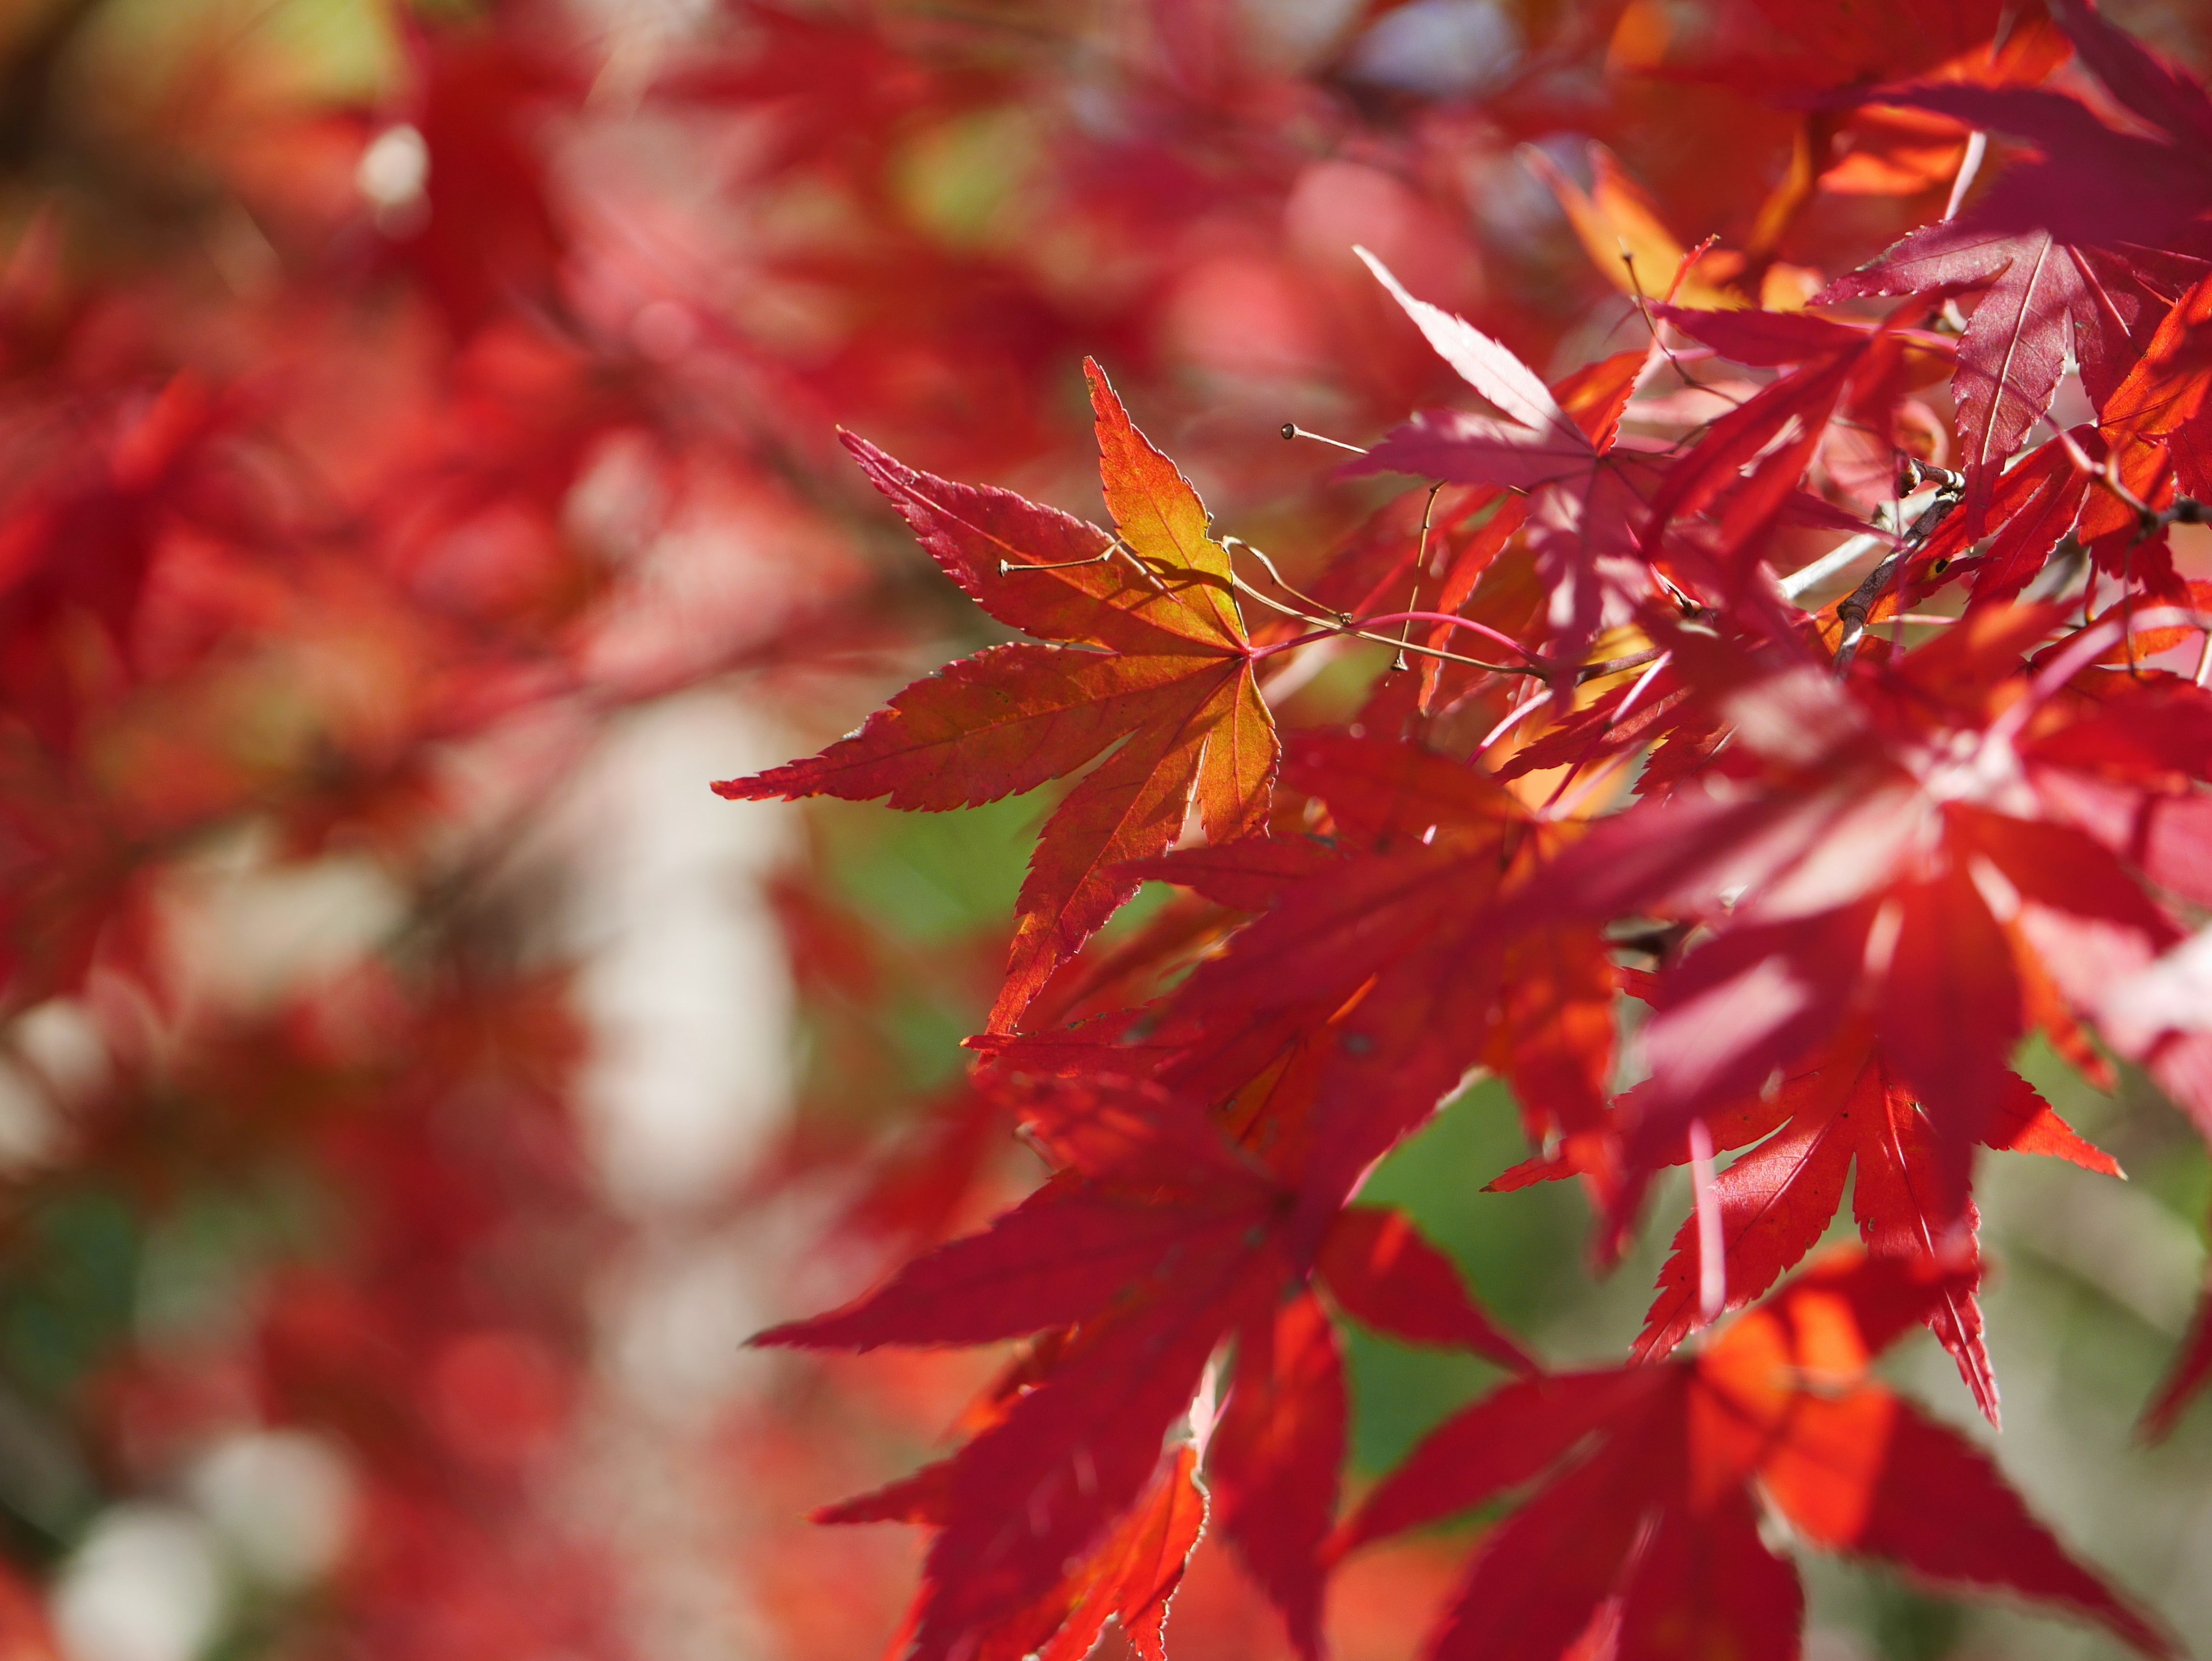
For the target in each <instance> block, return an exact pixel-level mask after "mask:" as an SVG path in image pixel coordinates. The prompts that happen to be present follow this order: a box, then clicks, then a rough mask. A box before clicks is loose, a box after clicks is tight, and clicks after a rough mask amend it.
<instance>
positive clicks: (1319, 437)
mask: <svg viewBox="0 0 2212 1661" xmlns="http://www.w3.org/2000/svg"><path fill="white" fill-rule="evenodd" d="M1282 433H1283V437H1284V439H1285V441H1289V440H1291V439H1294V438H1310V439H1311V440H1313V441H1314V442H1315V443H1316V444H1334V446H1335V447H1337V448H1338V449H1340V450H1349V451H1351V452H1352V454H1354V455H1356V456H1364V455H1365V454H1366V453H1367V452H1366V451H1365V450H1364V449H1362V448H1360V447H1359V446H1358V445H1357V444H1346V442H1345V441H1343V440H1342V439H1340V438H1331V437H1329V436H1328V435H1327V434H1326V433H1310V432H1308V431H1307V430H1306V429H1304V428H1303V427H1301V426H1299V425H1298V423H1297V422H1295V421H1285V423H1283V426H1282Z"/></svg>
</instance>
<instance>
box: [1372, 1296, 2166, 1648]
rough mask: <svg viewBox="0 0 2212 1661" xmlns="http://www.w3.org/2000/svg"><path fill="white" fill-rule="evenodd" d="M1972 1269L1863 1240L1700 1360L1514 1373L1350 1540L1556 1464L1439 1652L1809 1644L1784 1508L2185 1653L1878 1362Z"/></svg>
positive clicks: (1482, 1573) (1450, 1423)
mask: <svg viewBox="0 0 2212 1661" xmlns="http://www.w3.org/2000/svg"><path fill="white" fill-rule="evenodd" d="M1959 1278H1960V1271H1959V1270H1957V1269H1947V1268H1945V1267H1944V1266H1942V1264H1940V1263H1938V1262H1936V1261H1935V1260H1932V1259H1927V1258H1917V1259H1903V1258H1893V1257H1879V1256H1877V1257H1873V1258H1867V1257H1863V1256H1859V1255H1858V1254H1857V1253H1856V1252H1849V1253H1839V1254H1838V1255H1837V1256H1833V1257H1831V1258H1827V1259H1824V1260H1823V1261H1822V1262H1820V1263H1819V1264H1817V1265H1816V1266H1815V1267H1814V1268H1813V1269H1809V1270H1808V1271H1807V1272H1805V1273H1804V1274H1802V1275H1799V1276H1798V1277H1797V1278H1796V1280H1794V1281H1791V1282H1790V1284H1789V1285H1787V1286H1785V1287H1783V1289H1782V1290H1781V1291H1780V1292H1778V1293H1776V1294H1775V1295H1774V1296H1773V1297H1772V1298H1771V1299H1768V1300H1767V1301H1766V1302H1765V1303H1764V1304H1762V1305H1759V1306H1758V1307H1757V1308H1755V1309H1753V1310H1752V1311H1748V1312H1747V1313H1746V1314H1744V1315H1743V1316H1741V1317H1739V1318H1738V1319H1737V1320H1736V1322H1735V1324H1734V1325H1732V1326H1731V1327H1730V1328H1729V1329H1728V1330H1727V1331H1726V1332H1725V1333H1723V1335H1721V1337H1720V1339H1719V1341H1718V1342H1716V1343H1714V1344H1712V1345H1711V1347H1709V1348H1706V1349H1705V1350H1703V1351H1701V1352H1700V1353H1699V1354H1695V1355H1692V1356H1688V1357H1683V1358H1678V1359H1676V1360H1672V1361H1669V1362H1666V1363H1663V1364H1661V1365H1658V1366H1651V1365H1649V1364H1643V1365H1635V1366H1628V1367H1625V1368H1622V1369H1620V1370H1618V1371H1612V1372H1578V1373H1568V1374H1563V1375H1559V1376H1555V1377H1548V1378H1535V1379H1530V1380H1528V1381H1526V1382H1522V1383H1517V1384H1509V1385H1507V1386H1505V1387H1504V1389H1502V1390H1498V1391H1496V1392H1495V1393H1493V1394H1492V1395H1490V1396H1486V1397H1484V1398H1483V1399H1482V1400H1480V1401H1479V1402H1476V1403H1475V1404H1474V1406H1473V1407H1471V1408H1468V1409H1466V1410H1464V1411H1463V1412H1462V1413H1460V1414H1459V1415H1456V1416H1455V1417H1454V1418H1452V1419H1449V1420H1447V1421H1445V1422H1444V1424H1443V1426H1441V1427H1439V1428H1437V1430H1436V1431H1434V1432H1433V1433H1431V1435H1430V1436H1429V1438H1428V1439H1426V1440H1425V1442H1423V1443H1422V1444H1421V1445H1420V1446H1419V1447H1418V1448H1416V1449H1415V1450H1414V1451H1413V1453H1412V1454H1411V1455H1410V1456H1409V1457H1407V1461H1406V1463H1404V1464H1403V1465H1402V1466H1401V1467H1400V1469H1398V1470H1396V1471H1395V1472H1394V1473H1393V1474H1392V1475H1390V1476H1389V1477H1388V1478H1387V1479H1385V1480H1384V1481H1383V1483H1382V1484H1381V1485H1379V1486H1378V1487H1377V1488H1376V1489H1375V1490H1374V1492H1372V1493H1371V1494H1369V1495H1368V1497H1367V1499H1366V1501H1365V1503H1364V1505H1362V1506H1361V1507H1360V1509H1359V1511H1358V1513H1357V1514H1356V1515H1355V1516H1354V1517H1353V1518H1351V1519H1350V1521H1348V1522H1347V1523H1346V1525H1345V1527H1344V1529H1343V1530H1342V1531H1341V1532H1340V1535H1339V1536H1338V1541H1337V1546H1338V1549H1340V1550H1348V1549H1351V1548H1354V1547H1356V1546H1358V1545H1360V1544H1363V1543H1364V1542H1367V1541H1370V1540H1374V1539H1377V1538H1380V1537H1382V1536H1386V1535H1390V1534H1395V1533H1398V1532H1400V1531H1401V1530H1406V1529H1409V1528H1415V1527H1419V1525H1421V1524H1425V1523H1428V1522H1431V1521H1435V1520H1437V1519H1439V1518H1445V1517H1449V1516H1451V1515H1452V1514H1454V1513H1455V1512H1462V1511H1466V1510H1468V1509H1470V1508H1472V1507H1474V1506H1479V1505H1481V1504H1484V1503H1486V1502H1487V1501H1490V1500H1495V1499H1498V1498H1499V1497H1501V1496H1504V1495H1505V1494H1510V1493H1511V1492H1512V1491H1514V1490H1515V1489H1517V1488H1522V1487H1524V1486H1527V1485H1528V1484H1530V1483H1532V1482H1537V1481H1539V1480H1540V1479H1541V1481H1542V1484H1543V1485H1542V1487H1541V1488H1539V1489H1538V1491H1537V1492H1536V1493H1535V1494H1534V1497H1533V1498H1531V1499H1529V1500H1528V1501H1527V1502H1526V1503H1524V1504H1523V1505H1522V1506H1521V1507H1520V1508H1519V1509H1518V1510H1517V1511H1516V1512H1513V1513H1512V1514H1511V1515H1510V1517H1508V1518H1506V1519H1505V1521H1504V1522H1503V1523H1501V1524H1498V1525H1497V1526H1496V1527H1495V1528H1493V1529H1492V1530H1490V1531H1489V1532H1488V1533H1487V1534H1486V1535H1485V1536H1484V1537H1483V1539H1482V1542H1481V1544H1480V1548H1479V1549H1478V1550H1477V1552H1476V1555H1475V1557H1474V1561H1473V1563H1472V1564H1471V1565H1470V1567H1469V1568H1468V1573H1467V1577H1466V1579H1464V1580H1463V1581H1462V1585H1461V1588H1460V1592H1459V1595H1458V1597H1457V1598H1456V1599H1455V1602H1454V1603H1453V1605H1452V1607H1451V1608H1450V1609H1449V1611H1448V1612H1447V1613H1446V1615H1444V1617H1443V1623H1442V1624H1441V1626H1440V1627H1439V1628H1437V1631H1436V1633H1435V1634H1433V1635H1432V1636H1431V1639H1430V1640H1429V1645H1428V1651H1427V1652H1428V1653H1429V1654H1430V1655H1431V1656H1433V1657H1435V1658H1437V1661H1459V1658H1462V1657H1466V1658H1474V1657H1477V1656H1480V1657H1481V1658H1483V1661H1560V1658H1561V1657H1563V1656H1565V1655H1567V1654H1569V1653H1578V1651H1577V1650H1576V1649H1575V1647H1574V1646H1576V1644H1577V1640H1578V1639H1583V1638H1584V1637H1585V1635H1586V1634H1593V1633H1594V1632H1608V1633H1610V1634H1612V1635H1613V1641H1614V1643H1615V1644H1616V1645H1617V1646H1618V1651H1617V1652H1618V1653H1620V1654H1621V1655H1624V1656H1626V1655H1636V1656H1654V1657H1658V1656H1668V1657H1681V1658H1685V1661H1687V1658H1692V1657H1699V1656H1711V1655H1720V1654H1725V1655H1730V1656H1735V1657H1737V1658H1741V1661H1785V1658H1788V1657H1791V1656H1795V1655H1796V1653H1797V1650H1798V1628H1799V1624H1800V1621H1801V1620H1802V1611H1803V1608H1804V1594H1803V1592H1802V1590H1801V1588H1800V1586H1799V1585H1798V1580H1797V1574H1796V1568H1795V1566H1794V1565H1792V1564H1791V1563H1790V1561H1788V1560H1787V1559H1786V1558H1784V1557H1780V1556H1778V1555H1776V1553H1775V1552H1774V1551H1773V1550H1772V1549H1771V1548H1770V1547H1769V1546H1768V1545H1767V1543H1766V1542H1765V1539H1764V1538H1763V1537H1762V1531H1761V1529H1760V1526H1759V1524H1760V1517H1761V1512H1762V1510H1763V1509H1770V1508H1771V1511H1772V1512H1774V1513H1776V1514H1777V1515H1778V1516H1779V1517H1780V1518H1782V1519H1784V1520H1785V1521H1786V1522H1787V1523H1788V1524H1789V1525H1790V1528H1791V1529H1792V1530H1795V1532H1796V1536H1797V1537H1799V1538H1800V1539H1802V1540H1803V1541H1805V1542H1808V1543H1809V1544H1812V1545H1815V1546H1818V1547H1820V1548H1823V1549H1826V1550H1829V1551H1835V1552H1843V1553H1847V1554H1850V1555H1853V1556H1858V1557H1873V1558H1878V1559H1881V1560H1884V1561H1889V1562H1892V1563H1895V1564H1897V1565H1898V1566H1899V1567H1903V1568H1905V1569H1906V1570H1908V1571H1910V1572H1911V1573H1914V1574H1916V1575H1917V1576H1920V1577H1922V1578H1924V1579H1928V1580H1930V1581H1933V1582H1935V1583H1936V1584H1939V1585H1951V1586H1958V1587H1961V1588H1966V1589H1974V1590H1990V1591H2011V1592H2015V1593H2017V1594H2020V1595H2021V1596H2024V1597H2030V1598H2033V1599H2036V1600H2038V1601H2039V1602H2042V1603H2050V1604H2052V1605H2055V1606H2056V1607H2057V1608H2059V1609H2063V1610H2065V1611H2067V1612H2069V1613H2070V1614H2073V1615H2077V1616H2081V1617H2083V1618H2086V1619H2088V1620H2091V1621H2096V1622H2098V1623H2099V1624H2100V1625H2102V1626H2103V1627H2104V1628H2106V1630H2107V1631H2109V1632H2111V1633H2112V1634H2113V1635H2114V1636H2116V1637H2118V1638H2119V1639H2120V1640H2122V1641H2123V1642H2124V1643H2127V1644H2128V1645H2130V1646H2132V1647H2134V1648H2136V1650H2138V1651H2140V1652H2142V1653H2143V1654H2145V1655H2149V1656H2154V1657H2166V1656H2174V1655H2178V1654H2179V1646H2177V1645H2176V1644H2175V1643H2174V1641H2173V1640H2172V1639H2171V1638H2170V1637H2169V1636H2167V1635H2166V1634H2163V1633H2161V1632H2160V1631H2159V1630H2158V1629H2157V1628H2155V1627H2154V1626H2153V1625H2152V1624H2151V1623H2150V1622H2149V1621H2148V1620H2147V1619H2145V1618H2144V1617H2143V1616H2142V1615H2139V1614H2137V1613H2136V1611H2135V1610H2134V1609H2131V1608H2130V1606H2129V1605H2128V1604H2127V1603H2125V1602H2124V1601H2123V1600H2122V1599H2121V1598H2120V1597H2118V1595H2116V1594H2115V1593H2114V1592H2113V1591H2112V1590H2111V1589H2110V1588H2108V1587H2107V1586H2106V1585H2105V1584H2104V1583H2103V1582H2102V1581H2101V1580H2100V1579H2098V1578H2097V1577H2096V1576H2095V1575H2093V1574H2092V1573H2090V1572H2089V1571H2088V1570H2087V1569H2085V1568H2083V1567H2081V1565H2079V1564H2078V1563H2076V1562H2075V1561H2074V1560H2073V1559H2072V1558H2071V1557H2069V1555H2067V1554H2066V1553H2065V1551H2064V1549H2063V1548H2062V1547H2061V1546H2060V1545H2059V1544H2058V1542H2057V1541H2056V1540H2054V1539H2053V1538H2052V1537H2051V1535H2050V1534H2049V1533H2048V1532H2047V1531H2046V1530H2045V1529H2044V1527H2043V1526H2042V1525H2041V1524H2039V1523H2038V1522H2037V1521H2036V1520H2035V1519H2034V1518H2033V1517H2032V1516H2030V1515H2029V1513H2028V1512H2027V1507H2026V1506H2024V1505H2023V1504H2022V1503H2021V1500H2020V1497H2019V1496H2018V1495H2017V1494H2015V1493H2014V1492H2013V1490H2012V1488H2011V1487H2010V1486H2009V1485H2008V1483H2007V1482H2005V1480H2004V1478H2003V1476H2002V1475H2001V1474H2000V1473H1999V1472H1998V1470H1997V1469H1996V1466H1995V1465H1994V1464H1993V1463H1991V1462H1990V1458H1989V1457H1988V1456H1987V1455H1986V1454H1984V1453H1983V1452H1982V1451H1979V1450H1978V1449H1977V1448H1976V1447H1974V1445H1972V1443H1970V1442H1968V1441H1967V1440H1966V1439H1965V1438H1963V1437H1962V1436H1960V1434H1959V1433H1958V1432H1956V1431H1954V1430H1952V1429H1950V1428H1948V1427H1946V1426H1942V1425H1939V1424H1937V1423H1936V1422H1935V1421H1932V1420H1929V1419H1927V1418H1925V1417H1923V1416H1922V1415H1921V1414H1920V1413H1919V1412H1918V1411H1917V1409H1914V1408H1913V1407H1912V1406H1911V1405H1910V1404H1909V1403H1907V1402H1905V1401H1903V1400H1901V1399H1900V1398H1899V1397H1898V1396H1894V1395H1893V1394H1892V1393H1891V1392H1890V1391H1889V1390H1887V1389H1886V1388H1884V1387H1883V1386H1881V1384H1875V1383H1873V1382H1872V1381H1871V1380H1870V1379H1869V1378H1868V1376H1867V1367H1868V1365H1869V1362H1870V1361H1871V1360H1873V1359H1874V1358H1875V1356H1876V1355H1878V1354H1880V1353H1881V1351H1882V1350H1884V1349H1886V1348H1888V1347H1889V1346H1890V1345H1891V1344H1892V1343H1893V1342H1895V1341H1896V1339H1897V1338H1898V1336H1899V1334H1900V1333H1902V1332H1903V1331H1904V1330H1905V1329H1906V1328H1907V1327H1909V1326H1911V1325H1912V1324H1913V1323H1917V1322H1918V1321H1920V1320H1921V1319H1923V1318H1924V1316H1925V1312H1926V1311H1927V1309H1928V1307H1929V1304H1930V1302H1931V1301H1932V1300H1933V1299H1936V1298H1938V1297H1940V1296H1942V1294H1943V1293H1944V1292H1945V1291H1946V1290H1947V1288H1949V1289H1955V1283H1956V1282H1957V1281H1958V1280H1959Z"/></svg>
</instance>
